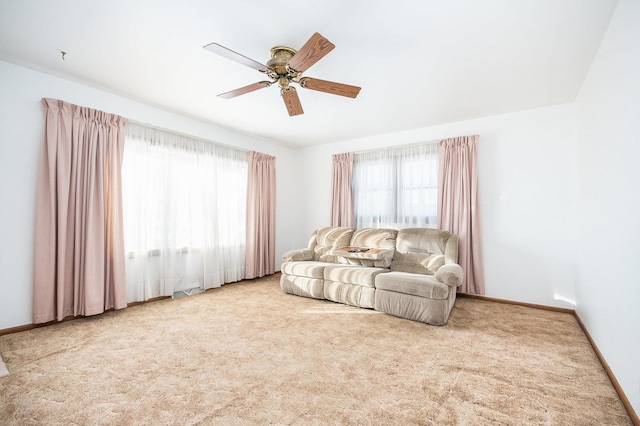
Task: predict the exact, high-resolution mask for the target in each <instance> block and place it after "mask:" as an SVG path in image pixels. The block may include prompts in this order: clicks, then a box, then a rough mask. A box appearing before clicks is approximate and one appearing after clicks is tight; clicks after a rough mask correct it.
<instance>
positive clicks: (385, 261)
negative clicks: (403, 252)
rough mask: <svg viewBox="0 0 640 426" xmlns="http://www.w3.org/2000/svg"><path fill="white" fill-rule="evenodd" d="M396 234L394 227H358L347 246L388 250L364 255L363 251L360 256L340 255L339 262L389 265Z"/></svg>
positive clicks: (378, 265)
mask: <svg viewBox="0 0 640 426" xmlns="http://www.w3.org/2000/svg"><path fill="white" fill-rule="evenodd" d="M397 235H398V231H397V230H396V229H384V228H380V229H378V228H362V229H358V230H356V231H355V232H354V233H353V237H352V238H351V242H350V243H349V244H348V245H349V246H351V247H366V248H376V249H386V250H388V251H385V252H382V253H378V254H377V255H375V256H366V253H363V254H362V255H361V258H356V257H354V258H351V257H340V262H341V263H345V264H348V265H359V266H375V267H378V268H388V267H389V266H390V265H391V259H392V258H393V252H394V249H395V246H396V236H397Z"/></svg>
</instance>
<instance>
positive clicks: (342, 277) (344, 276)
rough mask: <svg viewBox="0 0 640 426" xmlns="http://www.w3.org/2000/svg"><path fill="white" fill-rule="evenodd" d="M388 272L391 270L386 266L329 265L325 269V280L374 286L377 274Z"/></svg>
mask: <svg viewBox="0 0 640 426" xmlns="http://www.w3.org/2000/svg"><path fill="white" fill-rule="evenodd" d="M386 272H389V270H388V269H386V268H374V267H367V266H356V265H348V266H347V265H328V266H327V267H326V268H325V269H324V279H325V281H335V282H339V283H344V284H352V285H359V286H363V287H372V288H373V287H374V281H375V278H376V276H377V275H378V274H383V273H386Z"/></svg>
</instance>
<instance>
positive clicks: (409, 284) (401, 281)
mask: <svg viewBox="0 0 640 426" xmlns="http://www.w3.org/2000/svg"><path fill="white" fill-rule="evenodd" d="M375 284H376V289H378V290H388V291H394V292H396V293H404V294H409V295H413V296H419V297H424V298H427V299H439V300H444V299H447V298H449V290H450V289H451V287H449V286H448V285H446V284H443V283H441V282H439V281H436V279H435V277H434V276H433V275H418V274H412V273H408V272H396V271H394V272H389V273H388V274H381V275H379V276H377V277H376V281H375ZM454 291H455V290H454Z"/></svg>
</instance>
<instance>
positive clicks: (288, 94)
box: [280, 86, 304, 116]
mask: <svg viewBox="0 0 640 426" xmlns="http://www.w3.org/2000/svg"><path fill="white" fill-rule="evenodd" d="M280 93H281V94H282V99H283V100H284V104H285V105H286V107H287V111H288V112H289V115H290V116H294V115H300V114H304V111H303V110H302V104H301V103H300V98H299V97H298V92H297V91H296V89H295V87H291V86H289V87H287V88H284V89H282V90H281V91H280Z"/></svg>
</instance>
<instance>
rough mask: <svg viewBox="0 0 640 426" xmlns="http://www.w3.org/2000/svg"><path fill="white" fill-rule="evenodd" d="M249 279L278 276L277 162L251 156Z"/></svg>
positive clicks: (267, 158)
mask: <svg viewBox="0 0 640 426" xmlns="http://www.w3.org/2000/svg"><path fill="white" fill-rule="evenodd" d="M248 176H249V177H248V188H247V245H246V247H247V251H246V255H245V259H246V261H245V262H246V263H245V271H246V272H245V274H246V275H245V277H246V278H248V279H252V278H257V277H263V276H265V275H271V274H274V273H275V252H276V250H275V247H276V246H275V237H276V233H275V232H276V222H275V218H276V158H275V157H273V156H271V155H267V154H261V153H259V152H255V151H252V152H250V154H249V173H248Z"/></svg>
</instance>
